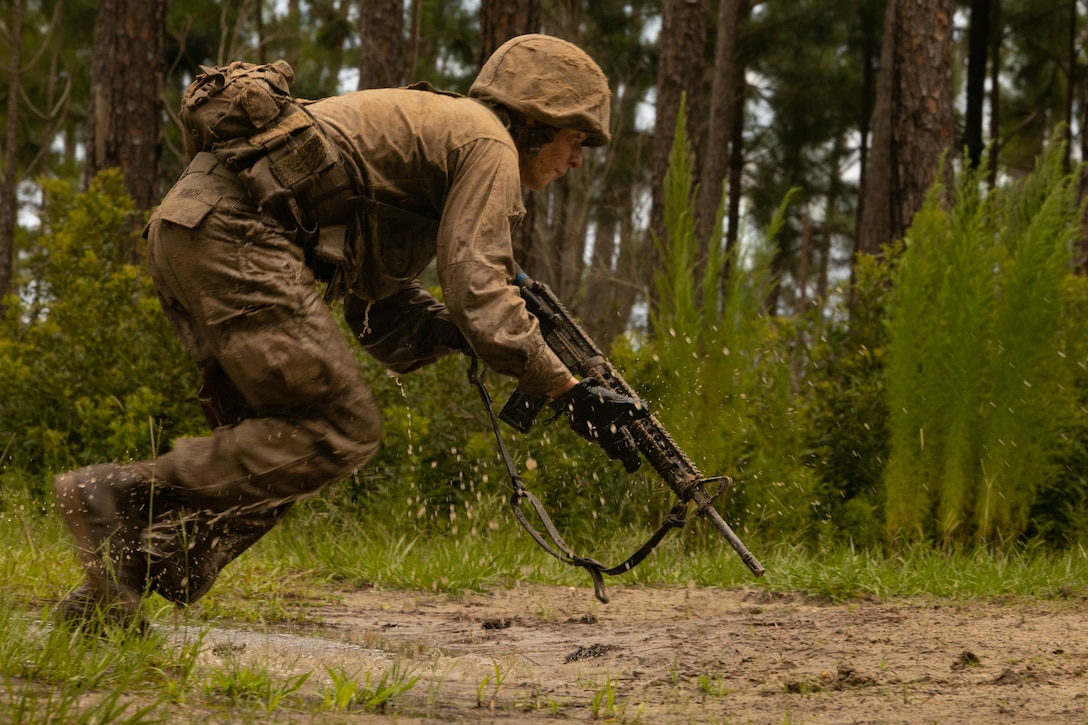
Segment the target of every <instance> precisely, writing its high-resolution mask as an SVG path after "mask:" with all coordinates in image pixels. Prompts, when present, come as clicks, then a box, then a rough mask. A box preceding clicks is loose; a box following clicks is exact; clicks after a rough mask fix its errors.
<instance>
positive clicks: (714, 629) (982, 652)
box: [202, 586, 1088, 725]
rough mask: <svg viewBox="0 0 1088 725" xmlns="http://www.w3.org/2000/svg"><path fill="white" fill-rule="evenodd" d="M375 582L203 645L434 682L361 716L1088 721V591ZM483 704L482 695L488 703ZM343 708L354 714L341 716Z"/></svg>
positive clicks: (217, 633) (317, 683) (310, 666)
mask: <svg viewBox="0 0 1088 725" xmlns="http://www.w3.org/2000/svg"><path fill="white" fill-rule="evenodd" d="M609 593H610V595H611V599H612V601H611V603H609V604H607V605H602V604H599V603H598V602H597V601H596V600H595V599H594V598H593V595H592V591H591V590H588V589H584V588H579V589H569V588H562V587H539V586H525V587H518V588H516V589H513V590H510V591H503V592H497V593H494V594H490V595H476V594H473V595H464V596H456V597H452V596H448V595H440V594H432V593H424V592H374V591H362V592H355V593H350V594H347V595H345V596H344V599H343V602H342V604H340V605H337V606H335V607H329V608H328V609H325V610H323V611H322V612H321V613H320V616H321V618H322V620H323V624H322V625H321V626H319V627H315V628H313V629H308V630H306V631H297V630H296V631H295V633H294V634H268V633H261V634H256V633H247V632H244V631H234V630H230V631H228V630H213V631H212V632H211V633H209V634H208V635H207V636H206V639H205V654H204V655H202V657H207V658H212V659H214V658H224V657H236V658H239V659H240V660H243V661H244V660H245V659H248V658H259V661H260V662H262V663H263V666H266V667H268V668H269V669H270V670H273V669H274V670H275V671H277V672H279V673H281V674H282V676H288V675H290V674H292V673H299V672H306V671H312V672H313V673H314V675H313V677H312V678H311V682H310V684H309V686H310V687H312V688H316V689H317V690H318V691H319V692H320V691H322V690H323V689H324V688H325V687H326V686H327V682H328V678H327V677H325V676H324V672H325V670H324V666H326V665H327V666H329V667H331V668H333V669H336V668H341V669H343V670H344V671H346V672H349V673H353V672H357V673H365V672H366V671H368V670H370V671H372V672H374V673H376V674H377V673H379V672H381V671H384V670H385V669H386V668H388V667H389V666H390V665H391V664H392V663H393V662H394V661H399V662H400V665H401V667H408V668H411V669H412V670H413V671H414V673H415V674H417V675H419V676H420V678H421V679H420V682H419V684H417V685H416V687H415V688H414V689H413V690H412V692H411V694H410V696H408V697H406V698H402V699H401V700H400V703H401V706H400V707H399V708H398V709H397V712H398V713H399V714H397V715H394V716H369V715H363V714H356V715H353V716H351V718H350V720H345V722H346V721H350V722H371V721H373V722H385V723H389V722H396V723H398V724H406V725H415V724H419V725H423V724H424V723H437V722H451V721H453V722H466V723H469V722H490V721H501V722H504V723H545V722H554V721H555V718H557V717H558V718H563V719H567V720H573V721H591V720H594V719H598V720H611V721H613V722H626V723H634V722H640V723H649V724H651V725H659V724H660V725H671V724H674V723H676V724H679V723H775V724H782V723H935V722H950V723H951V722H955V723H1001V722H1009V723H1012V722H1025V721H1030V722H1045V723H1088V603H1086V602H1085V601H1084V600H1083V598H1080V597H1078V598H1076V599H1069V600H1061V601H1054V602H1039V601H1032V602H1024V601H1010V602H997V603H975V602H973V603H969V604H965V605H962V606H960V605H947V604H946V605H933V604H927V603H924V602H908V603H881V602H876V601H858V602H855V603H851V604H848V605H836V606H826V605H821V604H819V603H813V602H807V601H803V600H801V599H799V598H796V597H788V596H787V597H781V596H773V595H768V594H766V593H761V592H758V591H714V590H705V589H688V590H684V589H669V590H661V589H642V588H623V587H618V586H613V587H610V589H609ZM478 701H480V702H482V705H483V706H482V707H480V706H478V704H477V703H478ZM331 721H339V720H332V719H330V722H331Z"/></svg>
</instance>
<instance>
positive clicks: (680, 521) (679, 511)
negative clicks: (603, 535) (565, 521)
mask: <svg viewBox="0 0 1088 725" xmlns="http://www.w3.org/2000/svg"><path fill="white" fill-rule="evenodd" d="M478 368H479V359H478V358H477V357H476V356H475V355H471V356H470V362H469V368H468V379H469V382H471V383H472V385H473V386H474V387H475V388H476V390H477V391H479V393H480V399H481V400H482V401H483V404H484V407H485V408H486V409H487V412H488V415H490V416H491V426H492V428H493V430H494V432H495V441H496V442H497V443H498V446H499V453H500V454H501V455H502V458H503V462H504V463H505V464H506V471H507V473H509V475H510V485H511V487H512V488H513V492H512V493H511V494H510V508H511V509H512V510H513V512H514V517H515V518H517V520H518V522H519V523H520V524H521V526H522V528H524V529H525V530H526V531H527V532H528V533H529V536H531V537H532V538H533V541H535V542H536V543H537V544H539V545H540V547H541V548H542V549H544V551H546V552H548V553H549V554H551V555H552V556H554V557H555V558H556V559H559V560H560V561H563V562H566V563H567V564H570V565H572V566H579V567H582V568H583V569H585V570H586V571H587V572H589V575H590V576H591V577H592V578H593V592H594V594H595V595H596V597H597V599H598V600H600V601H601V603H603V604H607V603H608V595H607V594H606V593H605V589H604V575H606V574H607V575H609V576H613V575H616V574H623V573H624V572H627V571H630V570H631V569H633V568H635V567H636V566H638V564H639V563H640V562H642V560H643V559H645V558H646V557H647V556H649V554H650V552H651V551H653V550H654V548H655V547H657V545H658V544H659V543H661V540H662V539H663V538H665V534H667V533H668V532H669V531H671V530H672V529H675V528H679V527H681V526H683V525H684V522H685V520H686V514H687V503H686V502H683V501H682V502H680V503H677V504H676V505H675V506H673V507H672V509H670V510H669V513H668V514H667V515H666V516H665V520H664V521H663V522H662V524H661V526H660V528H658V530H657V531H655V532H654V534H653V536H651V537H650V538H649V539H647V540H646V543H644V544H643V545H642V546H641V547H639V549H638V551H636V552H635V553H633V554H631V556H629V557H627V559H626V560H625V561H624V562H623V563H622V564H619V565H618V566H613V567H610V568H606V567H605V566H604V564H601V563H600V562H599V561H597V560H596V559H590V558H587V557H584V556H579V555H577V554H576V553H574V550H573V549H571V548H570V546H569V545H568V544H567V542H565V541H564V540H563V537H562V536H561V535H560V533H559V531H558V529H556V528H555V524H554V523H553V522H552V520H551V517H550V516H548V512H547V511H546V510H545V509H544V505H543V504H542V503H541V502H540V499H538V498H537V497H536V496H535V495H533V493H532V492H531V491H529V490H528V489H527V488H525V482H524V481H523V480H522V478H521V474H520V473H518V470H517V466H515V465H514V460H513V458H512V457H511V456H510V452H509V450H507V448H506V441H505V440H504V439H503V437H502V430H501V429H500V427H499V419H498V416H497V415H496V414H495V408H494V406H492V404H491V394H490V393H488V391H487V387H486V386H485V385H484V381H483V372H486V368H485V369H484V370H483V371H481V372H480V373H479V374H477V370H478ZM523 499H524V500H527V501H528V502H529V503H530V504H531V505H532V507H533V510H534V511H535V512H536V515H537V517H538V518H539V519H540V521H541V523H542V524H543V526H544V530H545V531H546V532H547V533H548V538H550V539H551V543H549V542H548V540H547V539H545V538H544V535H543V534H541V533H540V532H539V531H537V530H536V528H534V527H533V525H532V524H531V523H530V522H529V519H528V518H527V517H526V515H525V512H524V511H523V510H522V508H521V501H522V500H523Z"/></svg>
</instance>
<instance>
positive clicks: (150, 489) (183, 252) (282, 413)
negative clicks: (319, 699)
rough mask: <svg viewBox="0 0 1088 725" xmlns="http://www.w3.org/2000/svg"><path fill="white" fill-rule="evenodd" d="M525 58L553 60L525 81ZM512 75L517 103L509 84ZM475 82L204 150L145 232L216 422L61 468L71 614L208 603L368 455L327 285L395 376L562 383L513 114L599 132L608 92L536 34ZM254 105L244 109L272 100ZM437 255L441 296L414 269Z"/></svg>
mask: <svg viewBox="0 0 1088 725" xmlns="http://www.w3.org/2000/svg"><path fill="white" fill-rule="evenodd" d="M526 53H528V54H530V56H531V57H530V63H531V64H532V63H534V62H536V61H532V56H544V57H547V58H548V63H547V68H545V69H544V70H540V69H539V66H537V65H534V66H533V67H534V68H536V70H535V71H534V72H531V73H526V72H525V70H526V69H525V68H524V67H519V66H522V65H523V64H524V62H525V61H524V58H525V57H526V56H525V54H526ZM278 69H279V70H280V71H282V72H283V73H284V74H289V68H288V67H286V65H285V64H283V65H281V66H278ZM549 69H550V70H549ZM208 70H209V71H210V70H211V69H208ZM217 70H221V69H217ZM557 73H558V74H564V73H566V74H568V75H569V78H567V77H562V76H559V77H558V80H559V81H560V82H562V83H563V84H565V85H566V86H567V89H568V90H569V93H570V94H571V96H572V97H573V98H574V102H573V103H568V104H567V106H566V107H564V106H563V105H562V104H561V103H560V102H559V100H557V99H554V98H550V97H548V96H547V94H549V93H550V94H551V95H553V96H554V94H555V88H556V78H557V76H556V74H557ZM519 74H520V76H521V77H522V79H523V80H521V81H519V82H521V83H522V84H524V86H525V93H524V94H523V96H521V97H519V95H518V94H516V93H515V94H511V93H510V92H509V88H510V84H511V83H512V82H514V81H513V80H512V79H516V78H517V77H518V75H519ZM549 77H551V78H550V83H551V85H549ZM526 78H527V79H528V80H525V79H526ZM587 78H588V79H589V81H588V82H589V83H590V85H591V86H592V87H589V88H587V87H585V85H586V83H587V81H586V79H587ZM541 79H543V81H542V80H541ZM287 80H288V82H289V78H287ZM578 83H580V84H581V86H582V87H578V86H577V85H574V86H573V87H572V85H571V84H578ZM470 93H471V95H473V96H476V98H467V97H461V96H455V95H452V94H446V93H440V92H436V91H433V90H432V89H429V88H428V87H418V88H408V89H384V90H372V91H361V92H357V93H349V94H346V95H344V96H340V97H335V98H329V99H325V100H321V101H317V102H314V103H310V104H306V105H304V106H299V105H298V104H293V105H292V104H289V107H288V108H287V110H288V111H290V112H289V113H288V112H282V109H280V111H281V112H279V113H278V115H277V116H276V119H275V120H274V121H273V122H270V123H267V124H265V125H264V126H263V128H261V130H260V131H259V132H258V133H256V134H253V135H251V136H249V137H248V138H246V139H243V140H241V141H240V142H238V143H220V144H218V146H216V147H215V148H214V149H213V150H212V151H207V150H200V149H201V148H209V147H210V144H209V143H208V141H209V139H197V140H196V142H194V148H193V150H194V151H196V153H195V156H194V157H193V159H192V162H191V163H190V164H189V166H188V168H187V169H186V170H185V172H184V174H183V175H182V176H181V178H180V179H179V180H178V182H177V183H176V184H175V185H174V187H173V188H172V189H171V190H170V191H169V192H168V193H167V195H166V197H165V198H164V199H163V202H162V204H161V206H160V207H159V208H158V210H157V211H156V212H155V214H154V215H153V216H152V218H151V221H150V223H149V225H148V228H147V231H146V236H147V240H148V259H149V264H150V269H151V273H152V276H153V279H154V282H155V285H156V288H157V290H158V292H159V295H160V298H161V301H162V305H163V309H164V310H165V312H166V315H167V317H168V318H169V320H170V322H171V324H172V325H173V327H174V329H175V330H176V332H177V333H178V335H179V336H180V337H181V339H182V340H183V341H184V343H185V345H186V347H187V348H188V350H189V352H190V354H191V355H192V357H193V359H194V360H195V361H196V364H197V366H198V368H199V371H200V374H201V378H202V387H201V390H200V392H199V400H200V404H201V406H202V409H203V412H204V415H205V417H206V418H207V421H208V424H209V426H210V427H211V429H212V434H211V435H210V436H207V437H203V438H189V439H182V440H179V441H177V442H176V444H175V446H174V448H173V450H171V451H170V452H169V453H166V454H165V455H163V456H161V457H159V458H158V459H157V460H156V461H154V462H141V463H135V464H129V465H127V466H119V465H115V464H104V465H100V466H94V467H91V468H88V469H82V470H80V471H76V472H73V473H69V474H64V475H61V476H58V478H57V480H56V490H57V493H58V498H59V500H60V504H61V510H62V516H63V517H64V520H65V522H66V523H67V524H68V526H69V528H70V529H71V530H72V532H73V534H74V537H75V539H76V543H77V550H78V552H79V555H80V557H81V560H82V562H83V565H84V568H85V569H86V570H87V573H88V584H86V585H84V587H82V588H81V589H80V590H77V592H75V593H74V594H73V595H70V597H69V600H68V602H67V606H68V607H69V608H80V607H84V606H86V605H88V604H90V603H94V604H96V605H101V604H103V603H110V604H115V603H119V604H120V605H121V610H122V611H123V613H125V614H131V613H132V612H133V611H135V607H136V605H137V604H138V601H139V597H140V596H141V595H142V594H143V593H144V592H147V591H157V592H159V593H160V594H161V595H163V596H164V597H165V598H166V599H168V600H170V601H173V602H176V603H179V604H187V603H191V602H193V601H195V600H197V599H199V598H200V597H201V596H202V595H203V594H204V593H205V592H207V590H208V588H209V587H210V586H211V585H212V583H213V582H214V580H215V578H216V576H217V575H218V573H219V571H220V570H221V569H222V568H223V567H224V566H225V565H226V564H227V563H229V562H230V561H231V560H233V559H234V558H235V557H237V556H238V555H239V554H240V553H241V552H242V551H244V550H245V549H246V548H247V547H249V546H250V545H251V544H252V543H254V542H255V541H257V540H258V539H259V538H260V537H261V536H262V535H263V534H264V533H266V532H267V531H268V530H269V529H270V528H272V526H274V525H275V524H276V523H277V522H278V521H279V520H280V519H281V518H282V516H283V515H284V513H285V512H286V511H287V510H288V508H289V507H290V506H291V505H292V503H293V502H295V501H297V500H299V499H301V498H304V497H307V496H310V495H313V494H315V493H317V492H318V491H320V490H321V489H322V488H323V487H325V486H327V485H328V484H330V483H333V482H336V481H339V480H342V479H344V478H346V477H348V476H350V475H351V474H352V473H353V472H354V471H356V470H357V469H359V468H360V467H361V466H363V465H364V464H365V463H366V462H367V461H368V460H370V458H371V457H372V456H373V455H374V453H375V451H376V450H377V447H378V444H379V439H380V436H381V420H380V414H379V410H378V407H377V405H376V404H375V402H374V399H373V397H372V394H371V391H370V388H369V386H368V385H367V383H366V381H365V380H364V379H363V377H362V376H361V374H360V371H359V368H358V366H357V364H356V361H355V358H354V354H353V352H352V350H351V348H350V346H349V344H348V343H347V341H346V340H345V338H344V336H343V334H342V332H341V330H340V329H339V327H338V325H337V323H336V321H335V320H334V318H333V315H332V314H331V312H330V309H329V306H328V304H327V302H328V300H327V299H324V298H323V294H322V290H321V288H320V287H319V286H318V285H317V284H315V282H316V281H325V282H328V283H329V284H328V290H329V292H330V293H331V295H332V296H336V297H342V298H343V301H344V310H345V315H346V318H347V321H348V323H349V325H350V327H351V330H352V332H353V333H354V335H355V337H356V339H357V340H358V342H359V344H360V345H362V347H363V348H364V349H366V350H368V351H369V352H370V353H371V354H372V355H373V356H374V357H376V358H377V359H378V360H380V361H381V362H383V363H384V364H385V365H386V366H388V367H389V368H390V369H392V370H394V371H397V372H407V371H410V370H414V369H416V368H418V367H419V366H421V365H425V364H427V363H430V362H433V361H434V360H436V359H438V358H440V357H442V356H443V355H446V354H449V353H451V352H457V351H467V350H468V349H469V348H471V350H473V351H475V353H476V354H478V355H479V356H480V358H481V359H482V361H483V362H484V363H485V364H486V365H487V366H488V367H490V368H492V369H493V370H496V371H498V372H500V373H504V374H506V375H510V376H513V377H515V378H517V380H518V384H519V387H520V388H521V389H522V390H523V391H524V392H526V393H530V394H543V393H545V392H547V391H551V390H554V389H556V388H557V387H559V386H561V385H562V384H563V383H564V382H566V381H567V380H569V379H570V372H569V371H568V370H567V369H566V368H565V367H564V366H563V364H562V363H561V362H560V361H559V360H558V359H557V358H556V356H555V355H554V353H552V352H551V350H550V349H549V348H548V347H547V346H546V344H545V343H544V341H543V339H542V338H541V336H540V333H539V330H538V328H537V324H536V321H535V319H534V318H533V317H532V316H531V315H529V314H528V313H527V312H526V310H525V308H524V305H523V303H522V300H521V297H520V295H519V293H518V291H517V288H516V287H514V286H512V284H511V281H512V280H513V278H514V276H515V269H514V263H513V259H512V251H511V233H512V232H513V230H514V228H515V227H516V225H517V224H518V222H519V221H520V220H521V218H522V216H523V215H524V213H525V209H524V207H523V205H522V201H521V188H520V181H519V165H518V163H519V157H518V147H517V145H516V144H515V142H514V140H513V139H512V137H511V131H510V130H508V128H507V125H505V124H506V123H507V122H508V119H504V118H503V117H502V116H503V113H504V110H503V108H507V109H512V110H514V111H515V112H527V111H537V113H536V116H537V117H538V118H539V117H541V116H544V120H546V121H550V122H551V123H552V124H553V125H555V126H562V125H564V124H565V125H567V126H569V127H572V128H579V129H581V130H585V132H586V133H587V134H589V140H588V141H587V143H588V144H590V145H596V144H600V143H604V142H605V141H607V140H608V135H607V134H608V131H607V129H608V89H607V84H606V82H605V80H604V77H603V75H602V74H601V73H600V70H599V69H598V68H597V67H596V66H595V65H594V64H593V62H592V61H591V60H589V58H588V56H586V55H585V54H584V53H583V52H582V51H580V50H578V49H577V48H575V47H574V46H572V45H570V44H567V43H565V42H563V41H558V40H556V39H552V38H546V37H543V36H523V37H522V38H519V39H515V40H514V41H511V42H510V43H508V44H507V45H505V46H503V48H501V49H500V50H499V51H498V52H496V54H495V56H493V57H492V60H491V61H489V63H488V64H487V65H485V68H484V69H483V71H482V72H481V74H480V77H479V78H478V80H477V82H476V84H475V85H474V87H473V90H472V91H471V92H470ZM524 99H528V100H527V101H526V102H525V103H523V104H522V107H520V108H519V102H521V101H522V100H524ZM259 100H260V99H257V100H251V101H247V102H248V103H249V105H250V106H251V107H252V108H255V109H257V111H259V110H260V102H259ZM282 100H283V99H282V98H280V99H279V101H282ZM484 101H487V102H488V103H485V102H484ZM541 103H550V104H551V106H550V108H551V109H552V110H546V111H545V112H544V113H540V109H541ZM495 104H501V107H498V106H496V105H495ZM570 109H573V110H570ZM273 111H276V109H273ZM549 113H550V114H552V115H551V116H550V117H549V116H548V115H547V114H549ZM564 113H566V114H567V115H562V114H564ZM251 115H259V114H258V113H257V112H254V114H251ZM268 115H273V114H272V113H268ZM211 140H213V141H214V139H211ZM432 261H436V266H437V273H438V279H439V282H440V284H441V288H442V293H443V298H444V301H445V304H441V303H439V302H438V301H437V300H436V299H435V298H433V297H432V296H431V295H430V294H429V293H428V292H427V291H426V290H424V288H423V287H422V285H421V284H420V282H419V279H418V277H419V275H420V273H421V272H422V271H423V270H424V268H425V267H427V266H428V265H429V264H430V263H431V262H432Z"/></svg>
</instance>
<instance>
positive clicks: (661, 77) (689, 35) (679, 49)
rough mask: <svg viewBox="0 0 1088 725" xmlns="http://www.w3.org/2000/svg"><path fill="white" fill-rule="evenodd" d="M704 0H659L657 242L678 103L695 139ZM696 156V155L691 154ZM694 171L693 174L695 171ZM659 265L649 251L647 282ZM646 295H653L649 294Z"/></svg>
mask: <svg viewBox="0 0 1088 725" xmlns="http://www.w3.org/2000/svg"><path fill="white" fill-rule="evenodd" d="M708 15H709V7H708V2H707V0H665V2H664V3H663V7H662V10H661V35H660V40H659V47H660V57H659V58H658V67H657V116H656V118H655V120H654V138H653V144H654V148H653V156H652V159H651V166H652V169H653V181H652V185H651V207H650V231H651V232H652V233H653V234H655V235H656V236H657V238H658V239H659V240H660V241H661V243H662V244H668V239H667V235H666V232H665V173H666V172H667V171H668V168H669V154H670V152H671V150H672V142H673V137H674V136H675V134H676V119H677V116H678V114H679V111H680V103H681V99H686V100H685V103H686V106H685V111H686V114H687V118H688V119H689V123H688V128H689V130H690V131H691V136H692V138H693V139H698V138H699V134H698V128H700V127H701V124H700V123H699V122H698V119H699V118H701V116H702V103H701V98H702V92H701V91H702V79H703V69H704V67H705V61H704V55H705V53H704V49H705V48H706V26H707V17H708ZM697 156H698V155H697ZM696 173H698V172H696ZM660 266H661V259H660V255H659V254H658V252H657V250H656V248H653V251H652V252H651V265H650V275H649V277H650V279H652V278H653V274H654V271H655V270H657V269H659V268H660ZM651 295H653V296H654V297H656V293H655V292H654V291H653V290H652V287H651Z"/></svg>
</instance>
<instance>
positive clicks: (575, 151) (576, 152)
mask: <svg viewBox="0 0 1088 725" xmlns="http://www.w3.org/2000/svg"><path fill="white" fill-rule="evenodd" d="M567 163H568V164H569V165H570V167H571V168H572V169H577V168H578V167H580V166H581V165H582V147H581V146H575V147H574V148H572V149H571V150H570V158H569V159H567Z"/></svg>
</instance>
